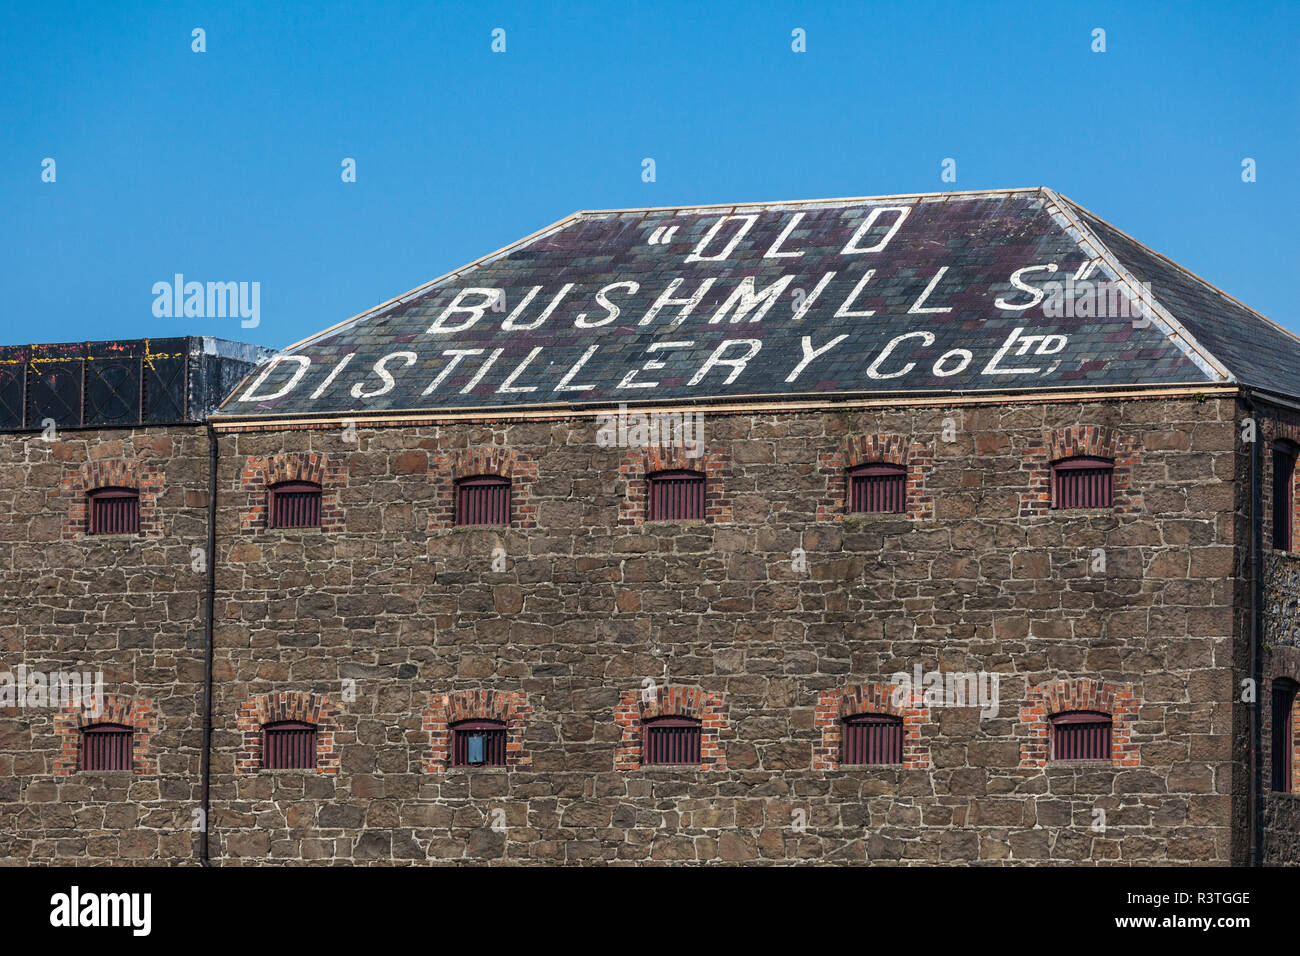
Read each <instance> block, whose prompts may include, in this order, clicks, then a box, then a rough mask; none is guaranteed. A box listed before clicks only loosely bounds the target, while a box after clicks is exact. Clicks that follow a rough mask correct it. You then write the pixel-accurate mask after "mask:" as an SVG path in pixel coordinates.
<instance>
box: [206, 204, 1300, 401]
mask: <svg viewBox="0 0 1300 956" xmlns="http://www.w3.org/2000/svg"><path fill="white" fill-rule="evenodd" d="M1053 282H1055V283H1060V287H1058V288H1057V289H1056V290H1055V291H1056V292H1057V293H1059V294H1057V295H1053V287H1051V286H1050V285H1048V283H1053ZM1098 282H1106V283H1110V286H1109V291H1110V295H1109V298H1108V297H1107V295H1106V292H1107V289H1105V288H1103V289H1102V290H1101V294H1100V295H1096V294H1095V293H1096V292H1097V291H1098V287H1097V283H1098ZM1144 282H1145V283H1149V289H1148V290H1146V291H1144V290H1142V289H1141V288H1140V283H1144ZM1071 283H1073V284H1071ZM1116 292H1118V295H1117V294H1116ZM692 297H694V299H695V301H694V302H693V304H692V303H690V302H688V300H690V299H691V298H692ZM665 298H666V299H669V300H672V301H668V302H664V301H662V300H663V299H665ZM1085 300H1086V301H1085ZM1139 300H1141V302H1142V303H1143V307H1142V308H1141V309H1138V308H1136V307H1134V308H1132V309H1131V311H1130V310H1129V309H1126V308H1124V306H1125V305H1127V304H1128V302H1130V301H1131V302H1133V303H1136V302H1137V301H1139ZM1090 303H1091V305H1092V308H1088V306H1089V304H1090ZM1099 312H1104V313H1105V314H1104V315H1098V313H1099ZM684 313H685V314H684ZM1231 382H1241V383H1245V384H1250V385H1255V386H1259V387H1262V388H1266V389H1272V390H1276V391H1279V392H1283V393H1286V394H1291V395H1300V339H1297V338H1296V337H1295V336H1293V335H1291V334H1290V333H1288V332H1286V331H1285V330H1283V329H1281V328H1280V327H1278V326H1276V325H1274V324H1273V323H1271V322H1270V321H1269V320H1267V319H1265V318H1264V317H1263V316H1260V315H1259V314H1257V313H1255V312H1253V311H1251V310H1250V309H1248V308H1247V307H1245V306H1243V305H1241V304H1240V303H1238V302H1237V301H1236V300H1234V299H1232V298H1231V297H1229V296H1227V295H1226V294H1224V293H1222V292H1220V291H1219V290H1217V289H1215V288H1214V287H1212V286H1210V285H1208V284H1207V283H1205V282H1204V281H1202V280H1200V279H1198V278H1196V277H1195V276H1193V275H1192V274H1191V273H1188V272H1186V271H1185V270H1183V269H1181V268H1180V267H1178V266H1177V265H1175V264H1174V263H1172V262H1170V261H1169V260H1167V259H1165V258H1163V257H1161V256H1159V255H1157V254H1155V253H1153V252H1151V251H1150V250H1148V249H1146V248H1145V247H1144V246H1142V245H1141V244H1139V243H1137V242H1136V241H1135V240H1133V239H1131V238H1129V237H1128V236H1126V235H1125V234H1123V233H1121V232H1119V231H1118V230H1117V229H1115V228H1114V227H1112V226H1110V225H1109V224H1107V223H1105V222H1103V221H1102V220H1100V219H1098V218H1096V217H1095V216H1093V215H1091V214H1090V213H1088V212H1087V211H1086V210H1084V209H1082V208H1080V207H1078V206H1076V205H1075V204H1074V203H1072V202H1070V201H1069V200H1066V199H1064V198H1063V197H1060V196H1058V195H1057V194H1056V193H1054V192H1052V191H1051V190H1049V189H1043V188H1037V189H1015V190H1001V191H991V192H977V193H945V194H929V195H919V196H891V197H877V198H871V199H845V200H824V201H809V202H790V203H774V204H756V205H748V206H701V207H692V208H676V209H639V210H613V211H595V212H590V211H589V212H578V213H574V214H573V215H571V216H569V217H567V218H565V219H563V220H561V221H560V222H558V223H556V224H554V225H553V226H550V227H548V228H546V229H544V230H542V231H541V232H539V233H536V234H535V235H533V236H530V237H527V238H525V239H523V240H520V241H519V242H517V243H514V244H512V245H511V246H508V247H506V248H505V249H503V250H500V251H499V252H497V253H494V254H492V255H490V256H487V257H485V258H483V259H481V260H478V261H477V262H474V263H471V264H470V265H468V266H466V267H464V268H462V269H459V270H457V271H455V272H453V273H450V274H448V275H446V276H443V277H441V278H439V279H436V280H434V281H432V282H430V283H428V284H426V285H423V286H420V287H419V288H417V289H415V290H412V291H411V292H409V293H407V294H405V295H403V296H401V297H399V298H397V299H394V300H392V301H390V302H387V303H384V304H382V305H380V306H377V307H376V308H374V309H371V310H370V311H368V312H365V313H363V314H361V315H359V316H356V317H355V318H352V319H349V320H347V321H345V322H343V323H341V324H339V325H337V326H334V327H333V328H330V329H326V330H325V331H323V332H321V333H318V334H317V335H314V336H312V337H311V338H308V339H306V340H304V341H302V342H299V343H297V344H295V345H293V346H290V347H289V348H288V349H286V350H285V351H284V352H283V353H281V354H280V357H279V360H278V361H276V362H275V363H273V364H271V365H268V366H265V367H263V368H262V369H261V370H260V372H259V373H258V374H255V375H252V376H250V377H249V378H248V379H246V380H245V382H243V383H242V384H241V385H240V386H239V387H238V388H236V389H235V391H234V392H232V393H231V395H230V396H229V397H228V398H227V400H226V401H225V402H224V403H223V405H222V407H221V410H220V411H219V413H218V417H227V418H230V417H237V418H244V417H249V416H253V417H266V416H269V417H276V418H283V417H310V416H313V415H337V414H340V413H348V414H354V413H372V414H382V413H386V412H391V413H399V412H400V413H410V412H421V411H426V410H427V411H430V412H436V411H439V410H452V411H460V410H469V409H482V410H493V409H497V410H500V409H517V408H525V407H556V406H560V407H568V406H572V405H583V404H594V405H603V404H608V403H615V404H616V403H619V402H629V403H637V402H641V403H645V402H654V403H655V404H659V403H664V402H673V401H677V400H694V401H700V400H708V401H719V400H729V399H730V400H742V399H745V400H758V399H764V400H781V399H794V398H796V397H802V398H806V397H808V396H820V397H828V396H845V397H849V396H884V395H899V396H911V395H922V394H942V393H951V392H980V391H987V392H996V393H999V394H1005V393H1009V392H1010V393H1015V392H1032V393H1040V392H1046V391H1050V390H1054V389H1056V390H1069V391H1076V390H1079V389H1088V388H1116V387H1134V386H1156V385H1165V386H1173V385H1186V386H1194V385H1195V384H1198V383H1199V384H1226V383H1231Z"/></svg>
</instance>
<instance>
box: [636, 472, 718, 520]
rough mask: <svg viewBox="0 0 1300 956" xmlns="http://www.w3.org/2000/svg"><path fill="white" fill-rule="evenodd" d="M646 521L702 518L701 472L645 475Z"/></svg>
mask: <svg viewBox="0 0 1300 956" xmlns="http://www.w3.org/2000/svg"><path fill="white" fill-rule="evenodd" d="M647 481H648V485H649V507H648V509H647V512H646V520H647V521H703V520H704V474H703V473H702V472H698V471H660V472H656V473H654V474H652V475H649V476H648V479H647Z"/></svg>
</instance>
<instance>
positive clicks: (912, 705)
mask: <svg viewBox="0 0 1300 956" xmlns="http://www.w3.org/2000/svg"><path fill="white" fill-rule="evenodd" d="M857 714H889V715H891V716H893V717H902V718H903V769H905V770H925V769H928V768H929V766H930V748H929V747H928V746H927V745H926V743H925V740H924V738H923V737H922V736H921V728H922V727H924V726H925V725H926V724H927V723H929V722H930V709H929V708H928V707H927V706H926V705H925V692H924V688H918V689H916V690H912V689H911V688H904V687H901V686H899V685H895V684H891V683H886V682H877V683H866V684H849V685H847V686H844V687H836V688H834V689H832V690H824V691H822V692H821V697H820V699H819V700H818V701H817V711H816V714H815V716H814V725H815V726H817V727H820V728H821V732H822V740H821V745H820V746H819V747H815V748H814V749H813V764H812V768H813V769H814V770H838V769H839V766H840V726H841V721H843V720H844V718H845V717H853V716H855V715H857Z"/></svg>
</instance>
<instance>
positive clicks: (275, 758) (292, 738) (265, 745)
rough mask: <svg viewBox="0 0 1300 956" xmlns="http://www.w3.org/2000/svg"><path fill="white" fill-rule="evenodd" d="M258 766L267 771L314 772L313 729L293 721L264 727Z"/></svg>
mask: <svg viewBox="0 0 1300 956" xmlns="http://www.w3.org/2000/svg"><path fill="white" fill-rule="evenodd" d="M262 766H263V767H265V768H266V769H267V770H314V769H316V728H315V727H314V726H313V725H311V724H304V723H299V722H298V721H294V720H282V721H280V722H278V723H274V724H267V725H266V726H264V727H263V728H262Z"/></svg>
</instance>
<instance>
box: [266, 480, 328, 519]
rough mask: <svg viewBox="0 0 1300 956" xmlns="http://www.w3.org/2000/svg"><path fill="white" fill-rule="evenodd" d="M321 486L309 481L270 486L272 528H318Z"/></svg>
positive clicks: (286, 482)
mask: <svg viewBox="0 0 1300 956" xmlns="http://www.w3.org/2000/svg"><path fill="white" fill-rule="evenodd" d="M320 498H321V487H320V485H318V484H315V483H314V482H310V481H282V482H280V483H279V484H277V485H272V486H271V501H270V509H271V515H270V517H271V520H270V524H271V527H272V528H319V527H320Z"/></svg>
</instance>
